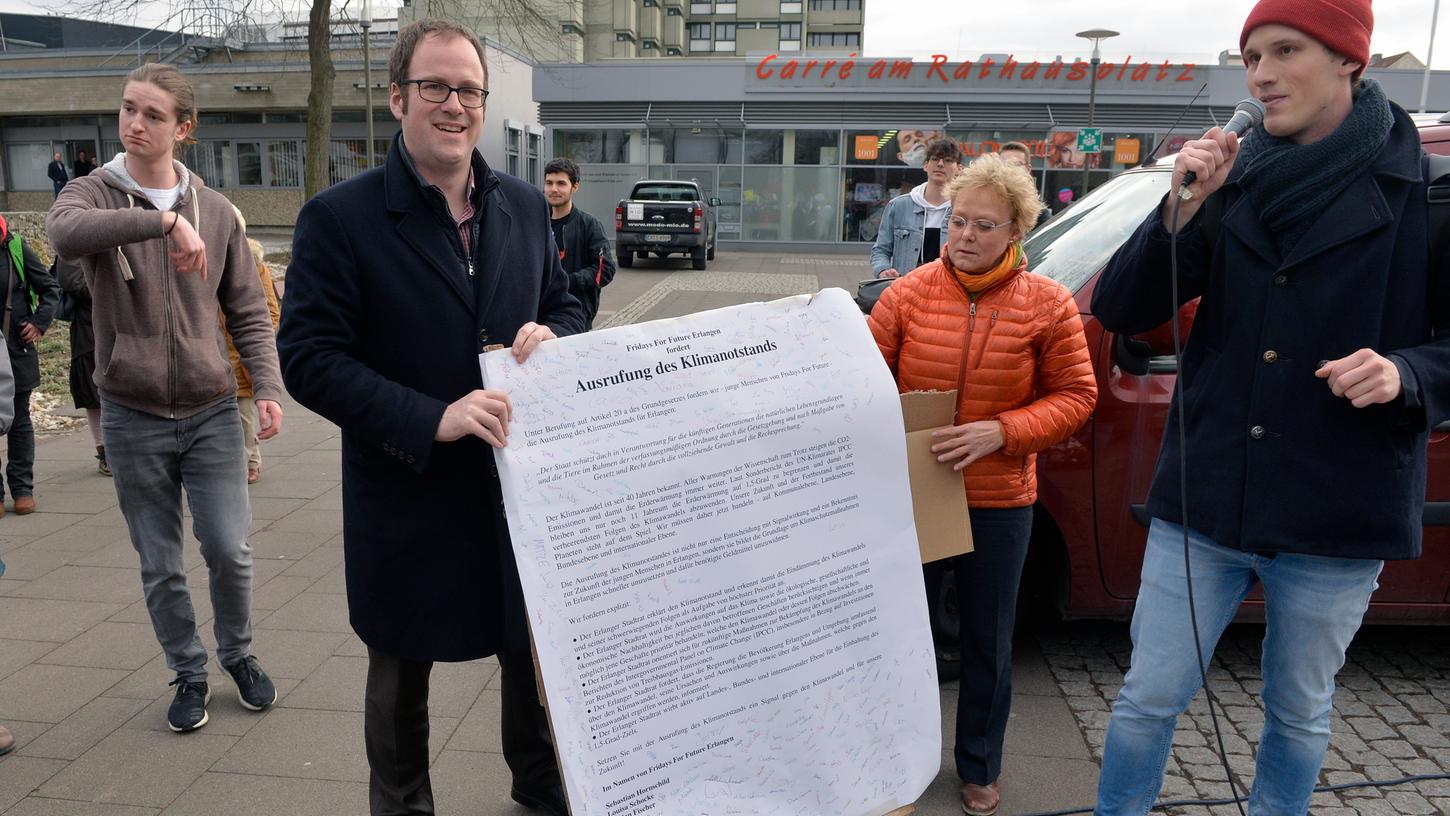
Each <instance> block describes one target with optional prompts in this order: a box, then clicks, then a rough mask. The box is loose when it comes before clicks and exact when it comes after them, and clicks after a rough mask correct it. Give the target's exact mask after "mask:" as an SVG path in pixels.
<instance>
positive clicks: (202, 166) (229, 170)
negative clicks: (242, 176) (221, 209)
mask: <svg viewBox="0 0 1450 816" xmlns="http://www.w3.org/2000/svg"><path fill="white" fill-rule="evenodd" d="M181 163H182V164H185V165H186V166H187V169H189V170H191V171H192V172H193V173H196V174H197V175H198V176H201V180H202V181H203V182H205V183H206V186H208V187H211V188H212V189H223V188H226V187H231V186H233V185H234V184H235V183H236V181H235V178H236V168H235V167H234V166H233V163H232V143H231V142H230V141H212V140H207V141H202V142H197V143H196V144H194V145H192V146H190V147H188V148H187V149H186V154H185V155H184V156H183V157H182V160H181Z"/></svg>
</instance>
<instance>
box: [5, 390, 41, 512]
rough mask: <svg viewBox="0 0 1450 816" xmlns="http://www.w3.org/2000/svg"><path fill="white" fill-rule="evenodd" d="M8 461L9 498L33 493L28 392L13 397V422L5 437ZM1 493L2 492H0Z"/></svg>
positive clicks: (33, 476)
mask: <svg viewBox="0 0 1450 816" xmlns="http://www.w3.org/2000/svg"><path fill="white" fill-rule="evenodd" d="M5 439H6V443H7V447H8V448H9V452H8V454H7V455H8V456H9V457H10V461H9V462H7V463H6V464H5V479H6V481H8V482H10V497H11V498H14V499H18V498H20V497H21V496H31V495H34V493H35V426H33V425H31V424H30V392H29V391H20V392H18V393H16V395H15V421H14V422H12V423H10V432H9V433H8V434H6V435H5ZM0 493H3V491H0Z"/></svg>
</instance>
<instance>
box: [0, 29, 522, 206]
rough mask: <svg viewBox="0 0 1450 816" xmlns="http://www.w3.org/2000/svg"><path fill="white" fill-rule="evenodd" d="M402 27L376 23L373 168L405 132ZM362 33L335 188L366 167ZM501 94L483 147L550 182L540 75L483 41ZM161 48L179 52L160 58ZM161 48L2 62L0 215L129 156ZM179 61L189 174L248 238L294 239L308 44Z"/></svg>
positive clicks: (339, 101)
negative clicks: (287, 235)
mask: <svg viewBox="0 0 1450 816" xmlns="http://www.w3.org/2000/svg"><path fill="white" fill-rule="evenodd" d="M394 22H395V21H391V20H379V21H377V25H376V26H375V27H374V29H373V32H374V34H375V35H377V34H378V33H379V31H381V32H383V35H382V36H374V37H373V38H372V43H371V49H370V54H371V62H372V85H373V88H372V104H373V120H374V121H373V135H374V140H375V141H374V152H373V161H374V162H376V163H381V161H382V159H383V157H384V156H386V155H387V149H388V145H389V144H390V142H391V140H392V137H393V134H394V133H396V132H397V130H398V123H397V121H396V120H395V119H394V118H393V115H392V112H391V111H390V109H389V107H388V67H387V57H388V50H389V49H390V48H391V47H392V44H393V37H394V34H395V32H396V26H395V25H393V23H394ZM359 33H360V32H358V31H351V30H347V26H346V25H342V26H339V28H338V30H336V31H335V32H334V40H333V53H332V57H333V61H334V64H335V68H336V71H337V75H336V80H335V84H334V91H333V115H332V135H331V146H330V150H329V158H328V162H329V177H330V179H331V181H332V182H334V183H335V182H338V181H342V180H343V179H346V178H350V177H351V176H353V175H355V174H357V173H360V172H362V171H363V170H365V169H366V168H367V167H368V166H369V165H368V161H369V157H368V150H367V119H366V113H365V111H366V103H367V95H366V85H365V83H364V81H363V76H364V72H363V52H362V46H361V38H360V37H359V36H358V35H359ZM485 44H486V48H485V53H486V55H487V58H488V64H489V78H490V91H491V93H490V95H489V99H488V110H487V114H486V117H485V121H484V136H483V139H482V140H481V141H480V143H479V148H480V150H481V151H482V153H483V155H484V158H485V159H486V160H487V161H488V162H489V164H490V166H492V167H495V168H498V169H500V170H503V171H504V172H508V173H511V174H513V175H517V176H520V177H521V178H525V179H527V180H529V181H531V182H533V183H536V184H542V182H543V160H544V159H545V158H546V157H544V156H543V145H544V130H543V127H542V126H541V125H540V123H539V121H538V114H537V110H538V107H537V105H535V104H534V102H533V98H532V84H533V75H532V72H533V63H532V62H531V61H530V60H528V59H527V58H525V57H524V56H523V55H521V54H518V53H516V52H514V51H513V50H511V49H509V48H507V47H506V46H503V45H501V44H499V43H496V42H486V43H485ZM161 48H168V49H169V48H170V46H169V45H163V46H161ZM160 50H161V49H158V48H156V47H149V48H148V47H145V46H143V47H142V48H141V49H140V52H139V53H138V51H137V49H136V48H135V47H131V48H122V49H120V50H119V51H118V50H117V49H115V48H102V49H96V48H81V49H45V50H41V51H16V52H6V53H0V82H3V84H4V86H5V88H6V95H5V101H6V104H5V107H4V109H3V110H0V208H3V209H5V210H7V211H24V210H42V211H43V210H46V209H48V208H49V207H50V204H51V202H52V201H53V200H54V194H53V192H52V187H51V182H50V180H49V178H47V176H46V165H47V164H49V162H50V161H51V157H52V155H53V154H54V153H57V152H59V153H61V154H62V156H63V158H64V159H65V161H66V164H67V166H70V165H71V164H73V162H74V160H75V158H76V156H77V155H78V153H79V151H81V150H84V151H85V152H86V155H87V156H99V158H100V161H101V162H102V163H104V162H105V161H106V160H108V159H110V158H111V157H112V156H114V155H116V154H117V153H119V152H120V151H121V145H120V142H119V139H118V134H117V128H118V121H117V111H118V109H119V107H120V93H121V86H122V84H123V82H124V80H125V77H126V74H127V73H129V72H130V71H131V69H132V68H134V67H135V66H136V65H137V64H139V63H140V62H150V61H154V60H156V59H158V58H160V57H161V56H163V55H162V54H161V53H160ZM173 61H175V62H177V63H178V67H179V68H180V69H181V70H182V71H183V72H184V73H185V74H186V75H187V76H188V77H189V78H190V80H191V82H192V84H193V86H194V87H195V89H196V93H197V108H198V111H199V118H200V123H199V126H198V128H197V130H196V138H197V140H198V143H197V144H196V145H193V146H192V147H191V148H190V149H189V150H188V151H187V152H186V155H185V156H184V157H183V159H182V160H183V161H184V162H185V163H186V165H187V166H188V167H190V168H191V169H192V170H194V171H195V172H196V173H198V174H199V175H200V176H201V177H202V179H203V180H205V182H206V183H207V185H208V186H211V187H213V188H215V189H217V190H219V191H221V192H222V193H223V194H225V195H226V196H227V197H228V198H230V199H231V200H232V202H233V203H235V204H236V205H237V206H238V207H239V208H240V209H241V210H242V213H243V214H244V215H245V216H246V218H247V222H248V224H250V225H256V226H290V225H291V224H292V223H294V221H295V220H296V215H297V211H298V210H299V209H301V206H302V203H303V168H304V163H305V153H306V147H305V144H306V131H307V125H306V122H307V94H308V91H309V89H310V78H311V72H310V70H309V67H308V61H307V46H306V42H305V41H297V40H288V41H283V42H271V43H236V44H234V45H232V46H223V45H215V46H205V47H202V46H198V47H193V48H189V49H188V50H187V52H186V53H185V54H182V55H176V56H175V57H173Z"/></svg>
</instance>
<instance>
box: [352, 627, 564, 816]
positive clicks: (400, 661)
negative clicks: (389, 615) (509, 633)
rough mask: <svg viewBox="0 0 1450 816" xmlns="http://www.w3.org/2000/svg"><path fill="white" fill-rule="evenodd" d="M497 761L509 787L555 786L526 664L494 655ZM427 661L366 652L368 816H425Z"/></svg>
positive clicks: (519, 657) (527, 659)
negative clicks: (499, 734)
mask: <svg viewBox="0 0 1450 816" xmlns="http://www.w3.org/2000/svg"><path fill="white" fill-rule="evenodd" d="M498 663H499V677H500V683H501V685H502V687H503V688H502V692H503V694H502V696H503V722H502V725H503V756H504V761H505V762H507V763H508V766H509V770H510V771H511V772H512V773H513V779H514V787H515V788H517V789H519V790H524V791H531V792H532V791H542V790H548V789H550V788H551V787H553V786H555V785H558V784H559V782H560V776H559V765H558V761H557V759H556V758H555V756H554V743H553V738H552V737H551V735H550V732H549V720H548V716H547V715H546V714H545V712H544V708H543V705H542V704H541V703H540V702H539V693H538V686H537V685H535V681H534V660H533V657H532V656H531V655H530V654H529V653H527V652H524V653H523V654H500V655H499V656H498ZM432 671H433V663H432V662H431V661H421V660H408V659H405V658H401V657H394V656H392V655H386V654H383V653H382V652H379V651H377V650H375V649H373V648H371V647H369V648H368V682H367V691H366V693H365V695H364V700H365V709H364V711H365V713H364V715H363V739H364V742H365V743H366V745H367V755H368V767H369V768H370V769H371V778H370V779H369V782H368V795H369V800H370V803H371V812H372V816H431V814H432V813H433V787H432V783H431V782H430V780H429V778H428V676H429V674H430V673H431V672H432Z"/></svg>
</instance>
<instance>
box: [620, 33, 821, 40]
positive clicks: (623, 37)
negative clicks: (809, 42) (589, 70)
mask: <svg viewBox="0 0 1450 816" xmlns="http://www.w3.org/2000/svg"><path fill="white" fill-rule="evenodd" d="M811 36H815V35H811ZM614 41H615V42H634V35H633V34H631V33H629V32H628V31H616V32H615V33H614Z"/></svg>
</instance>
